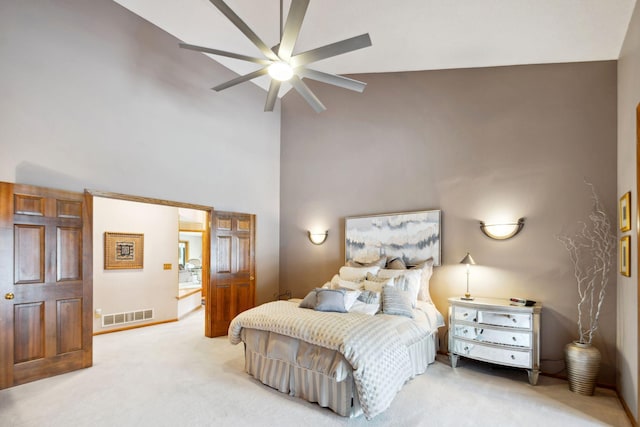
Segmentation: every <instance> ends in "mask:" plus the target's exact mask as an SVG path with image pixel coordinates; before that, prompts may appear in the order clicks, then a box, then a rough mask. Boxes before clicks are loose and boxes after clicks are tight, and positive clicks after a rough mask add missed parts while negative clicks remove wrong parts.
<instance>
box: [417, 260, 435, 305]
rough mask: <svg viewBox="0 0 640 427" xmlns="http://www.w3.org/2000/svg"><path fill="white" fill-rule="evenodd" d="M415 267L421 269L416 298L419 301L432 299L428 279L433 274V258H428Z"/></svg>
mask: <svg viewBox="0 0 640 427" xmlns="http://www.w3.org/2000/svg"><path fill="white" fill-rule="evenodd" d="M415 268H419V269H421V270H422V278H421V279H420V292H418V300H420V301H432V300H431V293H430V292H429V280H430V279H431V275H432V274H433V258H429V259H428V260H426V261H423V262H421V263H420V264H418V265H416V267H415Z"/></svg>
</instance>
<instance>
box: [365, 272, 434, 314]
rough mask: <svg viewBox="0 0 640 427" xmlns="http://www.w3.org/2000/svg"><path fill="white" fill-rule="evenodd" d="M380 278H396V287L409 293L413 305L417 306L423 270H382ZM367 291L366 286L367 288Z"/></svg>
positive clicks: (379, 274)
mask: <svg viewBox="0 0 640 427" xmlns="http://www.w3.org/2000/svg"><path fill="white" fill-rule="evenodd" d="M378 277H380V278H395V279H396V281H395V283H394V287H396V288H398V289H400V290H404V291H408V292H409V295H410V299H411V305H412V306H413V307H415V306H416V302H417V301H418V293H419V292H420V281H421V279H422V270H421V269H419V268H412V269H410V270H388V269H382V270H380V271H379V272H378ZM402 278H404V279H402ZM365 289H366V286H365Z"/></svg>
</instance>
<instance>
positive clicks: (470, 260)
mask: <svg viewBox="0 0 640 427" xmlns="http://www.w3.org/2000/svg"><path fill="white" fill-rule="evenodd" d="M460 264H467V265H476V262H475V261H474V260H473V257H472V256H471V254H470V253H469V252H467V254H466V255H465V256H464V258H462V260H461V261H460Z"/></svg>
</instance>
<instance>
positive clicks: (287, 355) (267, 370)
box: [241, 329, 438, 417]
mask: <svg viewBox="0 0 640 427" xmlns="http://www.w3.org/2000/svg"><path fill="white" fill-rule="evenodd" d="M241 334H242V341H243V342H244V347H245V371H246V372H247V373H248V374H250V375H251V376H253V377H254V378H256V379H257V380H258V381H260V382H262V383H263V384H265V385H268V386H269V387H272V388H275V389H276V390H278V391H280V392H282V393H287V394H289V395H291V396H295V397H299V398H301V399H304V400H306V401H308V402H313V403H317V404H318V405H320V406H322V407H325V408H330V409H331V410H332V411H334V412H335V413H337V414H339V415H341V416H343V417H357V416H359V415H361V414H362V408H361V407H360V401H359V399H358V393H357V390H356V386H355V382H354V379H353V373H352V369H351V365H350V364H349V363H348V362H347V361H346V360H345V359H344V357H343V356H342V355H341V354H340V353H339V352H337V351H335V350H329V349H326V348H323V347H319V346H315V345H312V344H308V343H305V342H303V341H299V340H297V339H295V338H290V337H287V336H284V335H280V334H277V333H275V332H268V331H261V330H256V329H243V330H242V333H241ZM437 350H438V334H437V331H434V332H433V333H432V334H431V335H429V336H426V337H425V338H424V339H422V340H419V341H417V342H415V343H413V344H411V345H410V346H409V354H410V357H411V367H412V377H415V376H416V375H420V374H422V373H424V372H425V371H426V369H427V366H428V365H429V364H431V363H433V362H434V360H435V357H436V352H437Z"/></svg>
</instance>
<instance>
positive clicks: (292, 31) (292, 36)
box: [278, 0, 309, 62]
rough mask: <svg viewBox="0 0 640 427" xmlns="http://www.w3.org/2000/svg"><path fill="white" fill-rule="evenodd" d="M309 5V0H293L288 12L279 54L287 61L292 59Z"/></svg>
mask: <svg viewBox="0 0 640 427" xmlns="http://www.w3.org/2000/svg"><path fill="white" fill-rule="evenodd" d="M308 6H309V0H293V1H292V2H291V7H289V13H288V14H287V22H286V23H285V24H284V30H283V32H282V40H281V41H280V49H279V50H278V56H279V57H280V59H282V60H283V61H285V62H287V61H289V59H291V53H293V48H294V47H295V45H296V41H297V40H298V35H299V34H300V28H301V27H302V21H304V15H305V14H306V13H307V7H308Z"/></svg>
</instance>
